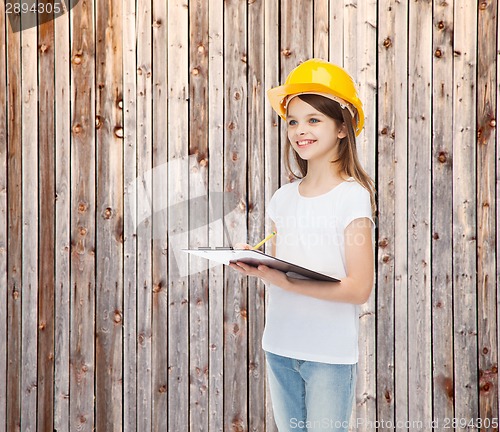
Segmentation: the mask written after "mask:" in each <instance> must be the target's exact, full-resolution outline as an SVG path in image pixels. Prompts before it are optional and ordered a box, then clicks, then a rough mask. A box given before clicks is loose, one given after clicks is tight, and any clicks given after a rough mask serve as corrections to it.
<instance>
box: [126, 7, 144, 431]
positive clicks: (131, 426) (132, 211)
mask: <svg viewBox="0 0 500 432" xmlns="http://www.w3.org/2000/svg"><path fill="white" fill-rule="evenodd" d="M135 6H136V5H135V1H132V0H127V1H124V2H123V8H122V11H123V28H126V29H128V31H124V32H123V38H122V45H123V48H122V50H123V430H124V431H126V432H133V431H135V430H137V405H138V404H137V388H138V383H137V291H138V288H137V220H138V216H139V215H138V213H137V193H138V189H139V185H140V182H139V180H138V178H137V142H138V137H137V103H138V100H139V101H141V99H142V98H138V97H137V78H138V71H137V61H136V56H135V53H136V49H137V45H136V28H137V26H136V7H135ZM141 122H142V119H141Z"/></svg>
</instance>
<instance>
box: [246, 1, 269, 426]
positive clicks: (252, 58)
mask: <svg viewBox="0 0 500 432" xmlns="http://www.w3.org/2000/svg"><path fill="white" fill-rule="evenodd" d="M248 34H249V35H251V36H252V37H251V43H249V44H248V88H247V94H248V114H247V119H248V129H247V130H248V135H247V143H248V168H247V173H248V192H247V196H248V214H247V215H248V240H249V243H251V244H257V243H258V242H259V241H260V240H261V239H263V238H264V237H265V236H266V235H267V233H268V232H270V231H266V229H265V228H266V227H265V206H264V205H265V188H264V187H263V185H264V183H265V181H266V178H265V165H264V164H263V163H262V161H263V160H264V156H265V141H264V129H265V122H264V120H265V116H264V114H265V111H264V105H265V104H266V103H267V101H266V100H265V99H264V96H265V88H264V60H265V57H264V54H265V53H264V49H263V47H264V43H265V40H264V38H265V35H264V5H263V2H260V1H257V2H253V3H251V4H249V6H248ZM262 249H263V248H262ZM264 307H265V285H264V283H263V282H262V281H261V280H259V279H257V278H249V279H248V368H249V370H248V412H249V415H248V430H249V431H262V430H265V429H266V411H265V404H264V403H263V401H264V400H265V379H266V373H265V356H264V351H263V350H262V343H261V339H262V332H263V331H264V321H265V317H264V312H265V310H264Z"/></svg>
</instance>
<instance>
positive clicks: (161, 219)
mask: <svg viewBox="0 0 500 432" xmlns="http://www.w3.org/2000/svg"><path fill="white" fill-rule="evenodd" d="M152 14H153V26H152V28H153V34H152V49H153V52H152V58H153V65H152V67H153V81H154V86H153V90H152V91H153V119H152V121H153V124H154V125H155V126H154V127H153V129H152V135H153V142H152V146H153V161H152V164H153V167H154V173H155V174H154V175H153V179H152V182H153V184H152V193H153V197H154V198H153V199H152V227H153V239H152V272H153V273H152V278H153V303H152V353H151V355H152V364H153V370H152V373H153V376H152V395H151V397H152V409H153V413H152V429H153V430H168V415H166V413H167V412H168V367H167V365H168V342H169V341H168V338H167V337H165V335H167V334H168V289H167V275H168V267H167V259H166V256H167V253H168V238H167V237H168V229H167V228H168V218H167V200H168V193H165V191H168V181H167V175H165V174H166V167H167V163H168V154H167V152H168V147H167V145H166V139H165V137H166V136H167V135H168V119H167V105H168V102H167V94H168V82H167V63H168V56H167V49H168V40H167V30H168V26H167V4H166V2H164V1H155V2H153V11H152ZM157 173H159V175H158V174H157Z"/></svg>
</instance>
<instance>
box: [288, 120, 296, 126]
mask: <svg viewBox="0 0 500 432" xmlns="http://www.w3.org/2000/svg"><path fill="white" fill-rule="evenodd" d="M296 124H297V121H296V120H290V121H289V122H288V126H295V125H296Z"/></svg>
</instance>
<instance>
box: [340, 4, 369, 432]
mask: <svg viewBox="0 0 500 432" xmlns="http://www.w3.org/2000/svg"><path fill="white" fill-rule="evenodd" d="M376 28H377V2H376V1H374V0H370V1H363V2H359V5H358V2H356V1H355V2H352V1H351V2H349V3H348V4H346V9H345V16H344V46H345V51H344V63H343V64H344V66H345V68H346V70H347V71H348V72H349V73H350V74H351V76H352V77H353V79H354V82H355V83H356V86H357V88H358V94H359V97H360V99H361V101H362V102H363V109H364V113H365V124H364V129H363V132H362V133H361V135H359V136H358V137H357V138H356V148H357V152H358V158H359V160H360V162H361V165H362V166H363V167H364V169H365V170H366V172H367V173H368V174H369V175H370V176H371V177H372V178H374V176H375V172H376V169H375V154H376V148H375V145H374V143H375V142H376V139H377V128H376V122H375V119H376V118H377V105H376V92H377V80H376V63H377V61H376V55H377V54H376V53H377V32H376ZM374 231H375V230H374ZM374 234H375V232H374ZM359 313H360V320H359V348H360V350H359V360H358V375H357V380H358V383H359V384H358V385H357V390H356V393H357V395H356V406H355V407H353V412H352V415H351V424H352V425H353V426H354V425H357V419H358V418H361V419H365V420H373V421H374V420H375V418H376V416H375V412H376V399H375V397H374V396H375V395H376V392H377V389H376V379H377V374H376V359H375V357H374V353H375V352H376V337H375V328H376V320H375V293H373V294H372V295H371V297H370V299H369V300H368V302H366V303H365V304H364V305H361V306H360V307H359ZM358 401H359V403H358ZM360 426H361V427H360V428H358V429H361V430H366V431H370V430H371V429H372V427H371V426H369V422H368V421H365V422H364V423H363V424H362V425H360Z"/></svg>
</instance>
